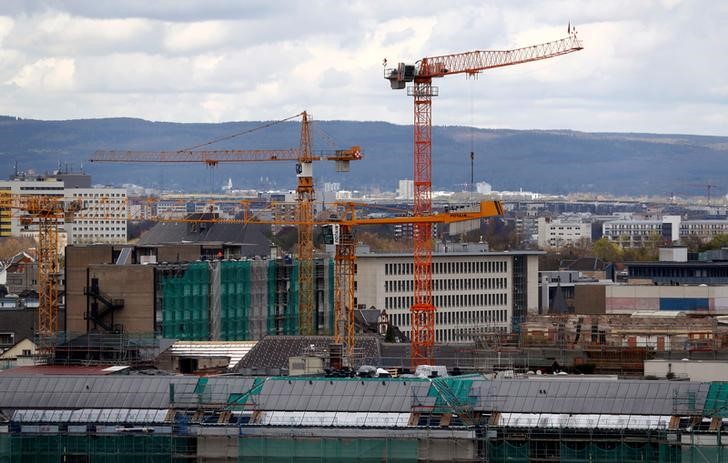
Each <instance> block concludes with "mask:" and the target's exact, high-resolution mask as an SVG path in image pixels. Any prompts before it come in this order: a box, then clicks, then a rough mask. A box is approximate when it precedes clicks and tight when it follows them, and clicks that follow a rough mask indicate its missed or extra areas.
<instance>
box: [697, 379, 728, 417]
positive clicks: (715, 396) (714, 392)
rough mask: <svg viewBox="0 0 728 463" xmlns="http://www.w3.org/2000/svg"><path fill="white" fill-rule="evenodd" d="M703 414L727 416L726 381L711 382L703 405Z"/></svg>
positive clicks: (727, 396) (727, 392)
mask: <svg viewBox="0 0 728 463" xmlns="http://www.w3.org/2000/svg"><path fill="white" fill-rule="evenodd" d="M703 416H719V417H721V418H724V417H726V416H728V383H721V382H717V381H716V382H712V383H710V388H709V389H708V395H707V397H706V398H705V406H704V407H703Z"/></svg>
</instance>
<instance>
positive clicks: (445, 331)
mask: <svg viewBox="0 0 728 463" xmlns="http://www.w3.org/2000/svg"><path fill="white" fill-rule="evenodd" d="M540 254H543V253H542V252H540V251H511V252H487V251H485V250H484V249H483V248H482V247H481V246H480V245H478V244H469V245H467V247H464V246H463V245H450V246H449V248H448V250H447V251H446V252H435V253H433V256H432V262H433V275H432V278H433V292H432V295H433V303H434V305H435V307H436V308H437V312H436V316H435V326H436V328H435V341H436V342H439V343H443V342H448V343H450V342H467V341H469V340H470V338H469V336H468V334H469V333H482V332H488V331H491V332H493V331H498V332H511V331H512V330H513V329H514V328H515V329H516V330H518V329H519V327H520V323H521V322H522V321H523V320H524V319H525V317H526V315H527V313H538V256H539V255H540ZM356 285H357V286H356V288H357V289H356V298H357V304H358V305H359V306H361V305H364V306H366V307H371V306H374V307H376V308H378V309H385V310H386V312H387V315H388V316H389V319H390V320H391V321H392V323H393V324H395V325H396V326H398V327H399V328H400V330H402V332H403V333H404V334H405V335H406V336H407V337H411V333H412V323H411V317H410V306H411V305H412V302H413V260H412V254H410V253H407V254H375V253H370V252H359V253H357V273H356Z"/></svg>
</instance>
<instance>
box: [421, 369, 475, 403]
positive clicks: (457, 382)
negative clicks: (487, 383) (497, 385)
mask: <svg viewBox="0 0 728 463" xmlns="http://www.w3.org/2000/svg"><path fill="white" fill-rule="evenodd" d="M476 378H482V376H480V375H477V374H476V375H463V376H447V377H443V378H434V379H433V380H432V386H430V389H429V391H428V392H427V395H428V396H430V397H436V399H435V412H438V413H448V412H453V411H456V410H453V408H462V407H472V406H473V405H475V402H476V400H477V398H476V397H473V396H471V395H470V389H471V387H472V385H473V380H474V379H476Z"/></svg>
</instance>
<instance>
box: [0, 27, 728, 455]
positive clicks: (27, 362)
mask: <svg viewBox="0 0 728 463" xmlns="http://www.w3.org/2000/svg"><path fill="white" fill-rule="evenodd" d="M582 48H583V46H582V43H581V41H580V40H579V39H578V38H577V35H576V32H575V30H572V28H571V26H569V34H568V36H567V37H565V38H562V39H560V40H556V41H553V42H547V43H542V44H537V45H533V46H529V47H524V48H518V49H513V50H500V51H474V52H467V53H457V54H451V55H444V56H437V57H426V58H422V59H420V60H418V61H417V62H416V63H415V64H406V63H399V64H398V65H397V66H396V67H395V68H392V69H389V68H386V60H385V70H384V77H385V79H386V80H388V81H389V84H390V86H391V88H392V89H394V90H402V89H405V88H406V89H407V95H408V96H411V97H413V101H414V123H413V127H414V140H413V146H414V158H413V160H414V171H413V175H414V180H413V185H414V201H413V206H412V209H411V210H409V211H399V212H397V213H389V214H387V215H386V216H375V214H367V212H369V211H370V210H371V205H368V204H355V203H351V202H349V203H337V204H335V205H330V206H329V207H328V208H327V209H325V210H321V211H316V209H315V207H314V202H315V199H316V188H315V186H314V175H313V163H314V161H316V162H318V161H333V162H334V163H335V165H336V170H337V171H338V172H346V171H348V170H349V163H350V162H351V161H357V162H360V161H363V162H366V161H365V159H366V158H365V152H364V149H362V147H360V146H352V147H349V148H345V149H333V150H315V149H314V148H313V143H312V139H311V125H310V121H309V115H308V113H307V112H305V111H304V112H302V113H300V114H297V115H295V116H291V117H289V118H285V119H282V120H280V121H274V122H270V123H268V124H266V125H265V127H267V126H272V125H275V124H279V123H282V122H287V121H290V120H293V119H297V118H299V117H300V119H301V130H300V140H299V141H300V143H299V145H298V146H296V147H293V148H290V147H288V148H283V149H276V150H214V149H209V146H210V145H213V144H215V143H216V142H218V141H220V140H222V139H224V140H229V139H232V138H236V137H238V136H241V135H244V134H247V133H249V132H252V131H254V130H259V129H262V128H265V127H259V128H255V129H253V130H248V131H246V132H244V133H243V132H241V133H237V134H232V135H230V136H226V137H223V138H220V139H216V140H211V141H209V142H206V143H202V144H199V145H197V146H193V147H189V148H185V149H181V150H179V149H174V150H169V151H156V152H143V151H114V150H110V151H97V152H96V153H95V154H94V155H93V156H92V158H91V159H90V160H91V161H92V162H114V163H126V162H130V163H162V162H173V163H201V164H204V165H206V166H208V167H209V168H210V169H214V168H215V167H217V166H218V165H225V163H231V162H288V163H291V164H293V165H295V166H296V170H295V172H296V173H295V176H296V190H295V201H293V202H292V203H291V204H276V202H275V201H273V200H271V201H261V202H260V203H258V202H256V203H255V204H252V203H251V202H250V201H240V202H238V203H237V204H230V202H229V201H228V202H227V203H225V204H223V203H222V202H218V203H216V202H215V201H212V200H211V201H209V202H208V203H207V204H205V205H204V207H203V208H202V209H201V210H189V207H187V205H182V206H181V212H180V211H177V210H176V209H175V206H174V205H170V204H165V205H164V206H165V207H168V208H169V209H175V212H174V213H166V212H164V211H163V209H164V208H163V205H162V204H161V201H156V200H153V199H152V200H149V201H140V202H137V203H134V202H133V201H130V200H129V199H128V198H125V199H124V200H121V199H120V198H118V197H110V196H109V197H94V201H95V202H94V203H93V205H90V203H89V201H90V200H84V198H83V197H82V196H79V197H78V198H76V199H72V200H71V199H69V198H67V197H64V196H42V195H16V194H14V193H5V192H3V193H2V194H0V211H2V216H3V217H11V216H12V217H15V218H16V219H17V220H18V221H19V223H21V224H23V225H24V226H25V227H26V230H30V231H29V233H30V232H32V233H35V234H36V238H37V241H38V255H37V263H38V277H37V278H38V289H39V290H38V309H37V318H36V322H35V325H34V327H35V333H34V334H35V336H34V338H33V340H32V341H33V349H32V350H30V349H24V348H23V349H22V354H20V355H17V359H15V362H16V364H15V368H8V369H7V370H4V371H2V372H0V461H8V462H15V461H22V462H50V461H64V462H96V461H99V462H106V461H109V462H111V461H126V460H128V459H129V458H134V459H137V460H139V461H149V462H152V461H155V462H156V461H180V462H181V461H206V462H223V461H241V462H242V461H245V462H250V461H253V462H256V461H260V462H269V461H272V462H277V461H280V462H284V461H286V462H288V461H306V462H319V461H320V462H333V461H364V462H369V461H371V462H374V461H378V462H381V461H388V462H419V461H423V462H424V461H433V462H435V461H461V462H583V461H590V462H607V461H610V462H611V461H621V462H628V463H629V462H645V461H655V462H721V461H725V462H728V450H726V449H725V448H724V447H725V446H724V445H723V444H722V431H723V429H726V430H727V431H728V411H727V410H728V383H726V382H719V381H712V380H705V381H703V380H700V379H695V378H696V377H695V376H687V375H686V376H684V377H683V376H680V375H682V373H679V374H678V375H677V376H676V374H675V371H677V367H673V365H672V363H671V362H673V361H677V359H680V362H682V361H683V360H684V361H685V362H688V363H689V362H690V361H693V360H695V361H699V360H702V359H706V360H708V359H710V360H716V361H717V360H722V359H724V356H723V354H724V353H726V352H728V349H727V348H728V345H727V344H728V329H726V327H725V326H723V324H722V323H719V322H718V321H717V320H714V319H712V318H710V319H709V318H705V317H682V318H679V317H678V316H675V317H673V318H669V319H668V318H662V319H654V318H652V319H648V318H642V319H638V318H637V317H635V318H630V317H626V316H607V315H597V314H594V315H590V316H583V315H573V314H572V315H569V314H563V313H562V314H539V308H538V291H539V290H538V281H537V280H538V258H539V255H540V254H543V253H542V252H541V251H534V250H530V251H529V250H508V251H502V252H493V251H490V250H488V249H487V247H486V246H485V245H484V243H482V242H481V243H473V245H472V246H470V248H469V249H468V247H467V246H466V244H463V245H462V246H461V248H459V249H458V250H457V251H453V250H452V249H450V250H443V251H442V252H440V251H435V250H434V243H433V241H434V239H433V237H435V236H436V235H435V234H433V227H434V226H435V225H436V224H445V225H454V224H466V225H467V224H468V223H471V224H472V223H476V224H477V225H478V226H479V224H480V222H481V221H482V220H484V219H487V218H490V217H498V216H501V215H502V214H503V212H504V208H503V204H501V203H500V202H499V201H482V202H479V203H477V204H467V205H463V207H460V208H448V209H447V210H436V208H434V207H433V202H432V174H433V166H432V103H433V97H436V96H438V95H439V89H438V87H436V86H434V85H433V80H434V79H438V78H443V77H446V76H450V75H459V74H460V75H466V76H469V77H474V76H476V75H477V74H479V73H480V72H483V71H486V70H490V69H494V68H499V67H504V66H512V65H518V64H523V63H528V62H533V61H538V60H544V59H550V58H555V57H558V56H562V55H565V54H569V53H572V52H577V51H579V50H581V49H582ZM408 84H411V85H408ZM472 156H473V154H472V153H471V159H472ZM471 183H472V182H471ZM79 198H80V199H79ZM178 209H179V208H178ZM122 219H123V220H124V221H128V222H134V221H142V220H143V221H148V222H154V223H155V225H154V227H153V228H151V229H150V230H149V232H148V234H147V235H146V237H142V238H141V239H140V240H139V241H138V242H135V243H134V244H129V243H118V244H108V243H107V244H94V243H93V241H92V240H91V241H90V242H89V243H82V242H80V241H79V242H77V243H75V244H71V245H68V246H65V247H64V246H62V244H61V243H60V242H59V239H60V238H59V236H61V235H59V229H60V228H62V226H63V224H66V223H72V222H74V223H79V224H81V223H86V224H88V223H91V222H93V221H98V222H105V223H107V224H114V225H116V224H117V222H120V221H121V220H122ZM84 221H85V222H84ZM124 223H125V224H126V222H124ZM403 224H404V225H407V226H408V227H411V230H412V237H411V238H412V245H413V248H412V253H411V255H410V254H406V255H403V254H390V255H386V254H385V255H379V256H377V255H374V254H373V253H369V252H367V251H364V250H362V249H360V248H359V246H358V245H359V243H358V241H357V239H356V229H357V228H358V227H363V226H394V225H403ZM466 225H463V226H466ZM125 226H126V225H125ZM271 227H295V229H296V231H295V233H296V241H295V249H294V251H293V252H291V253H281V252H279V248H278V246H275V245H273V243H272V241H271V238H270V237H271ZM89 230H90V229H89ZM107 230H108V229H107ZM317 230H318V231H320V233H321V235H322V236H323V241H324V244H325V245H327V246H329V247H330V248H329V252H325V251H324V249H323V246H319V247H318V248H317V246H316V245H315V239H314V236H315V234H316V233H317ZM481 241H482V240H481ZM478 244H480V246H479V247H478V246H477V245H478ZM59 249H64V251H63V253H62V255H63V257H62V258H61V256H60V255H59ZM358 260H360V261H361V265H359V264H358ZM364 262H366V264H364ZM365 267H366V268H367V270H366V271H364V270H363V269H364V268H365ZM367 278H369V280H367ZM375 293H376V294H375ZM374 302H376V304H375V303H374ZM436 306H437V307H436ZM725 357H726V358H728V355H726V356H725ZM650 360H665V361H667V367H666V368H667V370H666V371H665V373H659V374H655V375H652V376H651V377H649V380H648V378H647V377H648V376H650V375H647V373H646V369H647V367H646V366H645V362H646V361H650ZM656 367H657V366H656ZM656 367H655V368H656Z"/></svg>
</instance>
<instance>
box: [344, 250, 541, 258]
mask: <svg viewBox="0 0 728 463" xmlns="http://www.w3.org/2000/svg"><path fill="white" fill-rule="evenodd" d="M544 254H546V251H536V250H519V251H486V252H478V251H470V252H468V251H466V252H462V251H453V252H433V253H432V256H433V257H447V256H453V257H472V256H496V257H506V256H540V255H544ZM356 257H357V259H361V258H366V257H372V258H375V257H410V258H411V257H412V253H411V252H393V253H378V252H367V253H362V254H359V253H357V254H356Z"/></svg>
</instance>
